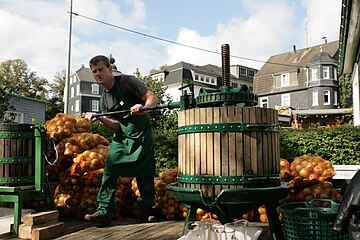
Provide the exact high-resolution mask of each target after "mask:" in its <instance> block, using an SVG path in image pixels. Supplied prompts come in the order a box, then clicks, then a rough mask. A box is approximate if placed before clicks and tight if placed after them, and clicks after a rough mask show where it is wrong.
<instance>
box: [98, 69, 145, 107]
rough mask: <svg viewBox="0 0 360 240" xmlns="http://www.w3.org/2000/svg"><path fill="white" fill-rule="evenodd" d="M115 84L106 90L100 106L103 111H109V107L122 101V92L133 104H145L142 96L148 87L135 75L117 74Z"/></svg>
mask: <svg viewBox="0 0 360 240" xmlns="http://www.w3.org/2000/svg"><path fill="white" fill-rule="evenodd" d="M114 78H115V83H114V86H113V87H112V88H111V89H110V90H109V91H104V93H103V95H102V97H101V101H100V106H101V111H102V112H108V111H109V109H110V108H111V107H112V106H113V105H114V104H116V103H118V102H119V101H120V99H119V98H120V96H121V94H122V95H123V96H124V97H125V98H127V99H128V100H129V101H130V102H131V103H132V105H135V104H144V101H142V100H141V97H142V96H143V95H144V94H145V93H146V92H147V91H148V89H147V88H146V87H145V86H144V85H143V84H142V83H141V82H140V81H139V80H138V79H137V78H136V77H134V76H131V75H119V76H115V77H114Z"/></svg>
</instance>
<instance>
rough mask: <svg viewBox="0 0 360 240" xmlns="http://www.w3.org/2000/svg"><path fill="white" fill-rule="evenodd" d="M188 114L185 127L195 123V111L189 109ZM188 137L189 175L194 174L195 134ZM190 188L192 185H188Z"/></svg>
mask: <svg viewBox="0 0 360 240" xmlns="http://www.w3.org/2000/svg"><path fill="white" fill-rule="evenodd" d="M187 112H188V118H186V125H193V124H194V123H195V109H194V108H193V109H190V110H188V111H187ZM187 135H188V137H189V145H188V147H189V167H190V171H189V173H190V175H194V174H195V144H194V143H195V133H190V134H187ZM190 187H191V188H194V187H195V185H194V184H190Z"/></svg>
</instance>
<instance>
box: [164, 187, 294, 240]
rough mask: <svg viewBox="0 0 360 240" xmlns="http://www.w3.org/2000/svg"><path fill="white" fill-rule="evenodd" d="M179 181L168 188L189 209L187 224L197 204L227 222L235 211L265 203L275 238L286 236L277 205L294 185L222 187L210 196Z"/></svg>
mask: <svg viewBox="0 0 360 240" xmlns="http://www.w3.org/2000/svg"><path fill="white" fill-rule="evenodd" d="M178 184H179V183H171V184H169V185H167V188H168V189H169V190H170V191H171V192H172V194H173V195H174V197H175V198H176V199H178V200H179V201H181V202H183V206H184V207H186V208H187V209H188V214H187V216H186V219H185V224H184V226H185V225H186V224H187V223H188V222H189V221H195V220H196V219H195V217H196V210H197V208H201V209H204V210H207V211H211V212H212V213H214V214H216V215H217V216H218V217H219V220H220V222H222V223H227V222H229V221H232V220H233V219H234V218H235V217H238V216H236V215H234V214H235V213H240V212H247V211H249V210H251V209H253V208H254V207H256V206H258V205H259V204H264V205H265V207H266V213H267V216H268V220H269V227H270V231H271V234H272V238H273V240H285V237H284V233H283V231H282V228H281V223H280V220H279V217H278V213H277V210H276V207H277V206H278V202H279V200H280V199H283V198H285V197H286V196H287V194H288V192H289V189H290V188H291V187H292V186H291V185H281V186H277V187H264V188H253V187H251V188H237V189H234V188H231V189H223V190H222V191H221V192H220V193H219V195H218V196H217V197H215V198H211V199H210V198H207V197H205V196H204V195H203V193H202V191H201V189H198V188H183V187H179V186H178Z"/></svg>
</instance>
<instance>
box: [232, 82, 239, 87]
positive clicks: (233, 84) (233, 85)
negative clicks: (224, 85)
mask: <svg viewBox="0 0 360 240" xmlns="http://www.w3.org/2000/svg"><path fill="white" fill-rule="evenodd" d="M231 86H232V87H234V88H237V87H238V86H239V84H237V83H234V82H232V83H231Z"/></svg>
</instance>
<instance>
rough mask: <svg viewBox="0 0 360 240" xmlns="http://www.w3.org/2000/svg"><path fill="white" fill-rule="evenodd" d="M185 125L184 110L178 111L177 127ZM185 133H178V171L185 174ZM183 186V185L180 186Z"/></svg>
mask: <svg viewBox="0 0 360 240" xmlns="http://www.w3.org/2000/svg"><path fill="white" fill-rule="evenodd" d="M184 125H185V112H184V111H179V112H178V127H182V126H184ZM185 143H186V142H185V135H184V134H180V135H178V172H179V174H185V162H184V161H185V151H186V150H185V146H186V145H185ZM181 187H185V186H181Z"/></svg>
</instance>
